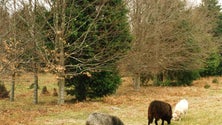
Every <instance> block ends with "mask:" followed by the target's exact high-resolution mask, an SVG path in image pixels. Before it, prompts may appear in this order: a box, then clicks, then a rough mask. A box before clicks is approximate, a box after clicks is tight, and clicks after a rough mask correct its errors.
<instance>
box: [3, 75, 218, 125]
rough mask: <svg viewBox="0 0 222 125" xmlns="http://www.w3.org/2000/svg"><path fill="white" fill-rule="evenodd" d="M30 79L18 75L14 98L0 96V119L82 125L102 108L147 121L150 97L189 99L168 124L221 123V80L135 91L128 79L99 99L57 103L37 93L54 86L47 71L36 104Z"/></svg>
mask: <svg viewBox="0 0 222 125" xmlns="http://www.w3.org/2000/svg"><path fill="white" fill-rule="evenodd" d="M218 81H219V80H218ZM219 82H221V81H219ZM31 83H32V76H31V75H28V76H27V75H25V76H21V77H19V78H18V80H17V82H16V91H15V101H14V102H10V101H9V99H2V100H0V115H1V117H0V123H3V124H5V125H7V124H10V125H85V121H86V119H87V117H88V115H89V114H90V113H92V112H104V113H109V114H112V115H115V116H118V117H119V118H120V119H121V120H122V121H123V122H124V123H125V125H147V107H148V105H149V103H150V102H151V101H152V100H154V99H159V100H163V101H166V102H169V103H170V104H171V105H172V107H174V106H175V104H176V103H177V102H178V101H179V100H180V99H182V98H186V99H187V100H188V102H189V111H188V113H187V114H186V116H185V117H184V118H182V120H181V121H172V120H171V125H220V124H221V123H222V119H221V116H222V104H221V103H222V90H221V88H222V85H221V84H217V85H218V87H217V89H216V90H215V89H213V87H210V88H208V89H205V88H204V87H195V86H191V87H146V88H141V89H140V91H134V90H133V86H132V84H131V83H128V82H127V83H124V84H122V86H121V87H120V88H119V90H118V91H117V94H115V95H112V96H108V97H105V98H103V99H101V100H94V101H86V102H79V103H70V102H69V103H65V104H64V105H58V104H57V97H53V96H51V95H49V96H44V95H41V94H40V93H41V88H42V86H45V85H46V86H47V88H48V90H49V91H50V92H52V89H53V88H57V82H56V78H55V77H54V76H52V75H50V74H40V78H39V85H40V89H39V104H37V105H34V104H33V89H29V85H30V84H31ZM205 83H206V82H204V83H203V84H205ZM5 84H6V87H7V89H10V81H7V82H5ZM210 85H212V84H210ZM68 98H70V97H68ZM159 123H161V121H159ZM153 125H154V123H153Z"/></svg>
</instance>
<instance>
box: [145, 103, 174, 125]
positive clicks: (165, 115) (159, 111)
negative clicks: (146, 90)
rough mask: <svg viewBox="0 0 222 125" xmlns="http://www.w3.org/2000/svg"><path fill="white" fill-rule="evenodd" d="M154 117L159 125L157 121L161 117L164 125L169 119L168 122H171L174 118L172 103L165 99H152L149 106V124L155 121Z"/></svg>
mask: <svg viewBox="0 0 222 125" xmlns="http://www.w3.org/2000/svg"><path fill="white" fill-rule="evenodd" d="M154 118H155V124H156V125H158V123H157V121H158V120H159V119H161V120H162V124H161V125H164V121H167V123H168V124H170V120H171V118H172V107H171V105H170V104H168V103H166V102H163V101H158V100H154V101H152V102H151V103H150V105H149V108H148V125H150V124H151V123H152V122H153V119H154Z"/></svg>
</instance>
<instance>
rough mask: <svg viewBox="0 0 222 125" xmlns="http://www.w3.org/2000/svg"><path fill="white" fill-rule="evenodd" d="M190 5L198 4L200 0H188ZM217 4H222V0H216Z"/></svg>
mask: <svg viewBox="0 0 222 125" xmlns="http://www.w3.org/2000/svg"><path fill="white" fill-rule="evenodd" d="M188 1H189V3H190V4H191V5H193V4H194V5H195V4H200V3H201V0H188ZM218 1H219V4H220V5H222V0H218Z"/></svg>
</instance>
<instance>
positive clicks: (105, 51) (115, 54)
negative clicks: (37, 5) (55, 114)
mask: <svg viewBox="0 0 222 125" xmlns="http://www.w3.org/2000/svg"><path fill="white" fill-rule="evenodd" d="M51 10H52V12H54V16H53V18H52V20H49V21H51V22H49V23H48V24H51V25H50V26H48V27H49V31H50V32H49V37H48V42H47V44H48V47H50V49H49V51H48V52H49V53H54V57H53V58H52V59H51V60H50V62H49V63H48V66H49V67H50V68H51V69H52V70H54V71H55V72H56V73H57V75H58V78H59V88H60V89H59V90H60V91H59V98H60V100H59V103H64V95H63V93H64V82H65V81H64V80H65V78H67V79H69V78H72V77H73V76H75V75H76V74H81V73H84V72H87V71H89V72H90V71H91V72H93V71H98V70H102V69H106V70H107V69H110V68H108V67H113V66H114V65H113V64H114V63H115V62H116V60H118V59H119V58H121V56H122V55H123V53H124V52H125V51H126V50H127V49H128V48H129V42H130V39H131V38H130V37H129V32H128V25H127V18H126V13H127V11H126V9H125V7H124V2H123V1H122V0H108V1H106V0H105V1H101V0H84V1H75V0H66V1H65V0H63V1H57V0H55V1H53V6H52V8H51ZM52 23H53V25H52ZM53 59H55V60H53ZM50 63H51V64H50Z"/></svg>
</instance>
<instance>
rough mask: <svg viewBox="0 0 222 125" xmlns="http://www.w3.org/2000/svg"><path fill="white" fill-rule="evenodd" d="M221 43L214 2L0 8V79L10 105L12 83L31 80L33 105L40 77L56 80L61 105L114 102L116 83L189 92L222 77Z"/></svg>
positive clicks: (221, 22)
mask: <svg viewBox="0 0 222 125" xmlns="http://www.w3.org/2000/svg"><path fill="white" fill-rule="evenodd" d="M221 36H222V13H221V9H220V6H219V5H218V1H217V0H203V1H202V3H201V4H200V5H195V6H190V5H189V6H188V5H187V3H186V1H181V0H79V1H76V0H52V1H50V0H27V1H23V0H1V2H0V42H1V43H0V73H1V74H4V75H8V76H10V78H11V90H10V100H11V101H14V91H15V90H14V87H15V84H16V82H15V78H16V77H15V76H16V75H19V74H20V73H24V72H25V73H27V72H32V73H33V80H34V84H33V85H34V89H35V91H34V93H33V94H34V95H35V99H34V103H35V104H37V103H38V86H39V85H38V74H39V73H43V72H49V73H53V74H55V75H56V76H57V80H58V91H59V94H58V98H59V99H58V103H59V104H62V103H64V100H65V96H66V94H65V92H67V93H68V94H71V95H75V96H76V98H77V99H78V100H79V101H82V100H86V98H88V97H90V98H91V97H102V96H103V95H107V94H112V93H114V92H115V90H116V89H117V88H118V85H119V84H120V82H121V80H120V78H121V77H122V76H130V77H133V78H134V83H135V89H139V87H140V85H141V84H142V85H144V84H146V83H147V82H149V80H151V81H152V85H163V86H164V85H167V86H170V85H190V84H191V82H192V81H193V80H194V79H196V78H198V77H202V76H211V75H221V73H222V58H221ZM103 84H104V85H103ZM95 93H96V94H95Z"/></svg>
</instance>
